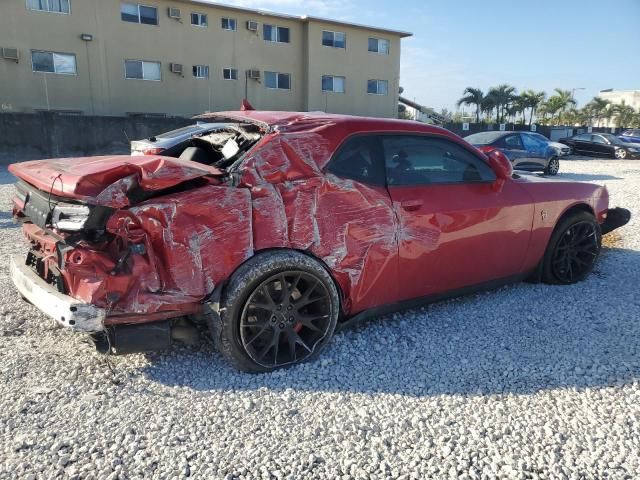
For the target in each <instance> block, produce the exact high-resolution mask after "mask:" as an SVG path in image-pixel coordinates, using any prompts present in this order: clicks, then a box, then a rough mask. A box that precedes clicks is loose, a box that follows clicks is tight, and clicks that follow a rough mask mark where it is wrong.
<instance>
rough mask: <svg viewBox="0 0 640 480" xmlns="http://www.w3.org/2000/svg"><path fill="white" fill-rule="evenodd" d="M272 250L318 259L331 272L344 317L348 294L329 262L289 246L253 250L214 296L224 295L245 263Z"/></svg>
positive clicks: (217, 289) (340, 312)
mask: <svg viewBox="0 0 640 480" xmlns="http://www.w3.org/2000/svg"><path fill="white" fill-rule="evenodd" d="M271 252H297V253H300V254H302V255H305V256H306V257H309V258H311V259H313V260H314V261H316V262H317V263H318V264H319V265H321V266H322V268H324V269H325V270H326V272H327V273H328V274H329V277H331V280H332V281H333V284H334V286H335V287H336V290H337V291H338V301H339V314H340V317H344V315H346V311H345V305H346V296H345V292H344V289H343V287H342V285H341V284H340V282H339V281H338V280H337V279H336V276H335V275H334V274H333V271H332V270H331V268H329V266H328V265H327V263H326V262H325V261H324V260H323V259H322V258H320V257H318V256H317V255H314V254H313V253H312V252H310V251H309V250H301V249H297V248H288V247H269V248H263V249H260V250H255V251H254V252H253V255H251V256H250V257H249V258H247V259H246V260H245V261H244V262H242V263H241V264H239V265H238V266H237V267H236V268H235V269H234V270H233V272H231V274H230V275H229V276H228V277H227V278H226V279H225V280H224V281H223V282H222V283H220V284H219V285H218V286H217V287H216V289H215V290H214V293H213V294H212V297H214V296H217V297H218V299H219V298H221V297H222V295H223V294H224V291H225V289H226V288H227V285H228V283H229V280H230V279H231V277H232V276H233V275H234V274H235V273H236V272H237V271H238V270H239V269H240V268H241V267H242V266H243V265H245V264H246V263H247V262H249V261H251V260H252V259H254V258H255V257H256V256H258V255H265V254H268V253H271ZM340 321H341V318H338V322H340Z"/></svg>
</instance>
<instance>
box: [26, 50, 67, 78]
mask: <svg viewBox="0 0 640 480" xmlns="http://www.w3.org/2000/svg"><path fill="white" fill-rule="evenodd" d="M31 66H32V68H33V71H34V72H43V73H59V74H61V75H76V73H77V72H76V56H75V55H74V54H73V53H56V52H42V51H39V50H33V51H32V52H31Z"/></svg>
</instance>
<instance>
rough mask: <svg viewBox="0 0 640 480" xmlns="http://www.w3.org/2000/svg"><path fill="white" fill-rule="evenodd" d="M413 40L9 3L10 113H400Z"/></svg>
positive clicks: (160, 0)
mask: <svg viewBox="0 0 640 480" xmlns="http://www.w3.org/2000/svg"><path fill="white" fill-rule="evenodd" d="M410 35H411V34H410V33H407V32H401V31H394V30H389V29H385V28H375V27H367V26H363V25H357V24H351V23H344V22H338V21H333V20H327V19H322V18H316V17H311V16H303V17H299V16H293V15H282V14H275V13H271V12H264V11H259V10H252V9H246V8H239V7H233V6H228V5H222V4H212V3H208V2H204V1H197V0H144V3H135V2H133V0H127V1H124V0H122V1H121V0H2V1H1V2H0V48H1V49H2V50H1V55H0V111H5V112H34V111H43V110H47V111H58V112H66V113H68V114H86V115H179V116H190V115H193V114H196V113H200V112H204V111H216V110H228V109H237V108H238V107H239V105H240V103H241V101H242V99H243V98H245V97H246V98H248V99H249V101H250V102H251V103H252V104H253V106H254V107H255V108H257V109H268V110H301V111H315V110H322V111H327V112H335V113H346V114H356V115H367V116H379V117H393V116H396V114H397V104H398V89H399V80H400V78H399V77H400V49H401V39H402V38H405V37H407V36H410Z"/></svg>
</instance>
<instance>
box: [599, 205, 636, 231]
mask: <svg viewBox="0 0 640 480" xmlns="http://www.w3.org/2000/svg"><path fill="white" fill-rule="evenodd" d="M629 220H631V212H630V211H629V210H627V209H626V208H620V207H617V208H610V209H609V210H607V218H606V219H605V221H604V222H603V223H602V224H601V225H600V229H601V230H602V234H603V235H606V234H607V233H609V232H612V231H613V230H615V229H616V228H620V227H622V226H624V225H626V224H627V223H629Z"/></svg>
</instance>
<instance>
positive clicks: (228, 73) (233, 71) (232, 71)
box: [222, 67, 238, 80]
mask: <svg viewBox="0 0 640 480" xmlns="http://www.w3.org/2000/svg"><path fill="white" fill-rule="evenodd" d="M222 78H224V79H225V80H237V79H238V69H237V68H230V67H225V68H223V69H222Z"/></svg>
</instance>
